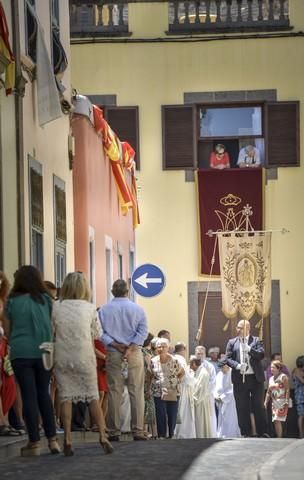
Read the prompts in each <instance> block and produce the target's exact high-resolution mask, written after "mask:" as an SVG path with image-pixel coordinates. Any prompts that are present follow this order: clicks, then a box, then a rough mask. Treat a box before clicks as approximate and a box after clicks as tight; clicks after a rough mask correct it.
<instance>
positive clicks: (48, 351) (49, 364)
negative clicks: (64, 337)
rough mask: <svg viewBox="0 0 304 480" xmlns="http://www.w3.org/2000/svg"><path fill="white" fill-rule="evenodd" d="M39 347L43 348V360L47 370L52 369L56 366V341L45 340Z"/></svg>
mask: <svg viewBox="0 0 304 480" xmlns="http://www.w3.org/2000/svg"><path fill="white" fill-rule="evenodd" d="M39 348H40V350H42V362H43V366H44V368H45V370H52V368H53V366H54V343H53V342H44V343H42V344H41V345H40V346H39Z"/></svg>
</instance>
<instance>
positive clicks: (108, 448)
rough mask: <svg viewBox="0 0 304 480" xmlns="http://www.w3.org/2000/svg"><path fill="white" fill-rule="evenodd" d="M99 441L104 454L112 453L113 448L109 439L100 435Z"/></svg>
mask: <svg viewBox="0 0 304 480" xmlns="http://www.w3.org/2000/svg"><path fill="white" fill-rule="evenodd" d="M99 443H100V445H101V446H102V448H103V449H104V452H105V453H106V454H110V453H113V450H114V448H113V445H112V444H111V443H110V442H109V440H108V439H107V438H105V437H100V439H99Z"/></svg>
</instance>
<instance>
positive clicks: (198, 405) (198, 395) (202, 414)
mask: <svg viewBox="0 0 304 480" xmlns="http://www.w3.org/2000/svg"><path fill="white" fill-rule="evenodd" d="M190 368H191V369H192V370H193V371H194V389H193V399H194V415H195V431H196V438H211V437H214V436H215V435H214V432H213V429H212V424H211V404H210V397H209V380H210V375H209V373H208V371H207V369H206V368H205V367H204V365H202V364H201V360H200V359H198V358H195V357H194V358H191V359H190Z"/></svg>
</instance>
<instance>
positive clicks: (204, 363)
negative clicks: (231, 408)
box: [195, 345, 217, 437]
mask: <svg viewBox="0 0 304 480" xmlns="http://www.w3.org/2000/svg"><path fill="white" fill-rule="evenodd" d="M195 356H196V358H198V359H200V360H201V367H205V369H206V370H207V372H208V373H209V388H208V392H209V401H210V409H211V429H212V435H211V436H212V437H216V430H217V419H216V412H215V400H214V391H215V384H216V371H215V368H214V366H213V365H212V363H210V362H208V360H207V359H206V348H205V347H204V346H203V345H198V346H197V347H196V348H195Z"/></svg>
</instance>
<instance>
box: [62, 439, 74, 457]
mask: <svg viewBox="0 0 304 480" xmlns="http://www.w3.org/2000/svg"><path fill="white" fill-rule="evenodd" d="M63 454H64V456H65V457H72V456H73V455H74V450H73V448H72V445H71V444H70V443H65V442H64V444H63Z"/></svg>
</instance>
